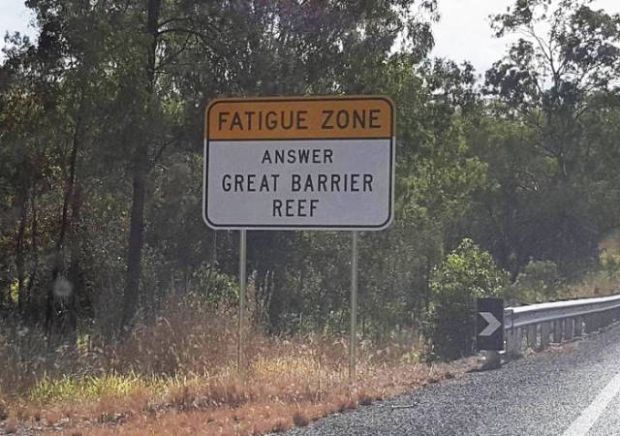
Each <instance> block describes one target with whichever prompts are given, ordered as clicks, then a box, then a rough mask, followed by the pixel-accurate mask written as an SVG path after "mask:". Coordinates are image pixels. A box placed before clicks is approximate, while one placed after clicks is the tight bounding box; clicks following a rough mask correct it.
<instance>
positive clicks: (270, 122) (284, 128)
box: [203, 97, 395, 230]
mask: <svg viewBox="0 0 620 436" xmlns="http://www.w3.org/2000/svg"><path fill="white" fill-rule="evenodd" d="M205 130H206V134H205V198H204V208H203V215H204V219H205V222H206V223H207V225H209V226H210V227H212V228H214V229H236V228H245V229H274V230H275V229H278V230H299V229H316V230H319V229H322V230H343V229H353V230H381V229H384V228H386V227H387V226H388V225H389V224H390V222H391V221H392V217H393V209H394V208H393V197H394V145H395V138H394V110H393V105H392V102H391V101H390V100H389V99H387V98H385V97H320V98H318V97H314V98H313V97H309V98H295V99H293V98H276V99H222V100H216V101H214V102H212V103H211V104H210V105H209V107H208V108H207V111H206V117H205Z"/></svg>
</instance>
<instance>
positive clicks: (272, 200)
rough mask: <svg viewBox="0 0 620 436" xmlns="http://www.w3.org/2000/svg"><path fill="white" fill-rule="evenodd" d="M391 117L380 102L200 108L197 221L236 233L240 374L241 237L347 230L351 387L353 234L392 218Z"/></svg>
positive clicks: (281, 100)
mask: <svg viewBox="0 0 620 436" xmlns="http://www.w3.org/2000/svg"><path fill="white" fill-rule="evenodd" d="M394 116H395V110H394V105H393V103H392V101H391V100H390V99H389V98H388V97H384V96H325V97H321V96H314V97H277V98H228V99H217V100H214V101H212V102H211V104H209V106H208V107H207V108H206V110H205V120H204V121H205V124H204V127H205V136H204V196H203V218H204V221H205V223H206V224H207V225H208V226H209V227H211V228H212V229H214V230H218V229H225V230H240V246H239V336H238V344H237V367H238V368H239V370H240V371H241V368H242V367H243V366H244V362H243V360H244V359H243V351H244V347H243V345H244V343H243V342H244V333H245V325H244V324H245V304H246V302H245V297H246V295H245V294H246V292H245V291H246V231H247V230H330V231H335V230H345V231H352V232H353V233H352V241H351V245H352V247H351V249H352V262H351V340H350V342H351V343H350V346H349V377H350V379H351V380H353V379H354V377H355V346H356V339H357V331H356V330H357V325H356V324H357V285H358V271H357V269H358V259H357V258H358V247H357V245H358V232H359V231H379V230H383V229H385V228H387V227H388V226H389V225H390V223H391V222H392V219H393V216H394V167H395V165H394V161H395V157H394V156H395V153H396V138H395V134H394V129H395V122H394ZM214 249H215V243H214ZM215 254H216V253H215V252H214V258H215V257H216V256H215Z"/></svg>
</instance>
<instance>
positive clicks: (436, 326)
mask: <svg viewBox="0 0 620 436" xmlns="http://www.w3.org/2000/svg"><path fill="white" fill-rule="evenodd" d="M507 279H508V277H507V274H506V273H505V272H504V271H502V270H501V269H499V268H498V267H497V266H496V265H495V262H494V261H493V258H492V257H491V255H490V254H489V253H487V252H485V251H484V250H481V249H480V248H479V247H478V246H476V245H475V244H474V243H473V241H472V240H471V239H464V240H463V241H462V242H461V243H460V244H459V246H458V247H457V248H456V249H454V250H453V251H452V252H451V253H450V254H448V255H447V256H446V258H445V259H444V260H443V262H442V263H441V264H440V265H439V266H438V267H437V268H436V269H435V270H434V271H433V274H432V276H431V292H432V295H433V302H432V304H431V307H430V310H429V313H428V318H427V320H426V323H427V325H426V331H427V336H428V338H429V339H430V340H431V342H432V345H433V354H434V355H436V356H437V357H440V358H442V359H456V358H458V357H461V356H466V355H469V354H471V353H472V352H473V351H474V348H473V347H474V339H475V335H476V330H475V329H476V327H475V309H476V307H475V305H476V298H480V297H498V296H501V295H502V294H503V292H504V289H505V287H506V284H507V281H508V280H507Z"/></svg>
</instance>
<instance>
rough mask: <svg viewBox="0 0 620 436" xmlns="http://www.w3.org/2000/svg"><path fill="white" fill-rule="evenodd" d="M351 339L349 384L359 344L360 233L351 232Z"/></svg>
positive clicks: (353, 372) (352, 377) (353, 377)
mask: <svg viewBox="0 0 620 436" xmlns="http://www.w3.org/2000/svg"><path fill="white" fill-rule="evenodd" d="M351 235H352V238H351V339H350V342H349V383H353V381H354V380H355V345H356V342H357V239H358V235H359V232H358V231H356V230H354V231H353V232H351Z"/></svg>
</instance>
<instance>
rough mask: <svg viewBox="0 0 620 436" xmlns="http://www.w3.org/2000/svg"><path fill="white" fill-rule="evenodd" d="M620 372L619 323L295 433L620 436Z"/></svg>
mask: <svg viewBox="0 0 620 436" xmlns="http://www.w3.org/2000/svg"><path fill="white" fill-rule="evenodd" d="M619 374H620V326H614V327H611V328H610V329H608V330H606V331H603V332H600V333H597V334H594V335H592V336H590V337H589V338H586V339H583V340H580V341H577V342H574V343H571V344H567V345H565V346H564V347H563V349H562V350H561V351H560V350H554V351H546V352H542V353H537V354H535V355H531V356H529V357H526V358H523V359H519V360H516V361H513V362H509V363H507V364H505V365H504V366H502V368H501V369H498V370H494V371H487V372H481V373H472V374H467V375H466V376H465V377H462V378H459V379H452V380H448V381H445V382H442V383H439V384H435V385H430V386H428V387H426V388H423V389H419V390H417V391H415V392H413V393H411V394H407V395H403V396H400V397H397V398H394V399H391V400H387V401H383V402H380V403H375V404H373V405H371V406H366V407H360V408H358V409H357V410H355V411H351V412H347V413H344V414H339V415H334V416H331V417H328V418H325V419H323V420H321V421H317V422H315V423H314V424H312V425H310V426H308V427H305V428H297V429H294V430H292V431H290V432H289V433H288V435H289V436H301V435H304V436H310V435H339V436H340V435H343V436H344V435H347V436H356V435H403V436H404V435H407V436H426V435H433V436H440V435H441V436H444V435H445V436H448V435H449V436H461V435H476V436H491V435H493V436H500V435H501V436H507V435H515V436H516V435H518V436H543V435H545V436H546V435H549V436H551V435H553V436H585V435H588V436H599V435H600V436H612V435H613V436H620V394H618V391H620V375H619ZM392 406H413V407H407V408H396V409H395V408H392Z"/></svg>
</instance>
